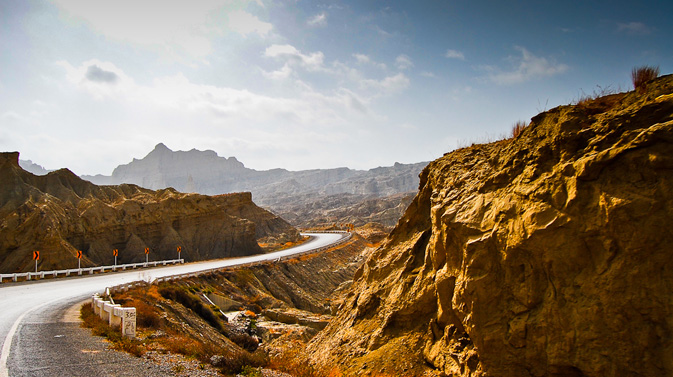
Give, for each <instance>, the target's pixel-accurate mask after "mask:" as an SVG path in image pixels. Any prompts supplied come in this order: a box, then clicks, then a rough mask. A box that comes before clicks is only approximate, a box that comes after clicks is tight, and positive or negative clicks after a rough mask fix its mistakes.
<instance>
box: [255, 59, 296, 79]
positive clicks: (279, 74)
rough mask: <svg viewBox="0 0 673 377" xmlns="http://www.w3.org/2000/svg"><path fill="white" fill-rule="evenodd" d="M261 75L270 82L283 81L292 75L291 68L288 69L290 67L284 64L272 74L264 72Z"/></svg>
mask: <svg viewBox="0 0 673 377" xmlns="http://www.w3.org/2000/svg"><path fill="white" fill-rule="evenodd" d="M262 74H263V75H264V77H266V78H268V79H272V80H284V79H286V78H288V77H290V75H291V74H292V68H290V65H289V64H288V63H285V64H284V65H283V67H282V68H281V69H278V70H275V71H272V72H266V71H262Z"/></svg>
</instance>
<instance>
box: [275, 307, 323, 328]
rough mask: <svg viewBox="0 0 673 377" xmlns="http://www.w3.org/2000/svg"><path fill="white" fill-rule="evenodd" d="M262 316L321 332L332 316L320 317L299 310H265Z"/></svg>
mask: <svg viewBox="0 0 673 377" xmlns="http://www.w3.org/2000/svg"><path fill="white" fill-rule="evenodd" d="M262 315H263V316H265V317H266V318H268V319H270V320H272V321H276V322H281V323H287V324H293V323H295V324H298V325H301V326H305V327H310V328H312V329H314V330H318V331H320V330H322V329H324V328H325V327H326V326H327V324H328V323H329V321H330V319H332V316H328V315H320V314H315V313H311V312H307V311H304V310H299V309H265V310H263V311H262Z"/></svg>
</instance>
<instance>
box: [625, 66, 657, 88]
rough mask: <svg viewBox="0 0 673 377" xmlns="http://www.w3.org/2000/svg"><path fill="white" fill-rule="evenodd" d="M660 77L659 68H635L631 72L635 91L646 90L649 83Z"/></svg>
mask: <svg viewBox="0 0 673 377" xmlns="http://www.w3.org/2000/svg"><path fill="white" fill-rule="evenodd" d="M657 77H659V67H658V66H657V67H652V66H647V65H644V66H642V67H636V68H633V70H632V71H631V81H632V82H633V88H634V89H635V90H644V89H645V88H646V87H647V83H648V82H649V81H652V80H654V79H656V78H657Z"/></svg>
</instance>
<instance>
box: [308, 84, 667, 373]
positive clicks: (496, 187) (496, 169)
mask: <svg viewBox="0 0 673 377" xmlns="http://www.w3.org/2000/svg"><path fill="white" fill-rule="evenodd" d="M672 93H673V77H672V76H667V77H663V78H660V79H658V80H657V81H655V82H651V83H650V84H649V85H648V87H647V90H645V91H639V92H630V93H622V94H615V95H611V96H607V97H601V98H595V99H592V98H588V99H585V100H582V101H579V103H578V104H577V105H575V106H561V107H558V108H555V109H552V110H550V111H547V112H545V113H542V114H540V115H538V116H536V117H534V118H533V119H532V121H531V123H530V125H529V126H528V127H527V128H525V129H524V130H523V132H522V133H521V134H519V135H518V136H517V137H514V138H512V139H508V140H503V141H499V142H495V143H491V144H484V145H474V146H472V147H468V148H463V149H460V150H457V151H454V152H452V153H449V154H447V155H445V156H444V157H443V158H440V159H438V160H436V161H434V162H432V163H431V164H430V165H429V166H428V167H427V168H426V169H425V170H424V171H423V172H422V174H421V183H420V192H419V193H418V195H417V196H416V198H415V199H414V201H413V202H412V204H411V205H410V206H409V208H408V209H407V211H406V213H405V215H404V216H403V218H402V219H401V220H400V222H399V223H398V225H397V226H396V228H395V229H394V230H393V232H392V233H391V235H390V236H389V237H388V238H387V240H386V241H385V242H384V244H383V245H382V246H381V247H380V248H379V249H378V250H376V251H375V252H374V253H373V254H372V255H371V257H370V258H369V259H368V260H367V261H366V262H365V264H364V265H363V266H362V267H361V268H360V269H359V270H358V271H357V272H356V274H355V278H354V283H353V288H352V291H351V292H350V294H349V297H348V298H347V299H346V301H345V302H344V304H343V305H341V307H340V309H339V312H338V315H337V317H336V318H335V320H333V321H332V322H331V323H330V325H329V326H328V327H327V329H326V330H324V331H323V332H321V333H320V334H319V335H318V336H317V337H316V338H315V339H314V340H313V342H312V344H311V345H310V355H311V358H312V360H313V362H314V363H318V364H321V363H322V364H331V365H340V366H341V367H342V371H344V372H345V374H346V375H358V374H370V373H371V374H373V375H376V374H389V375H421V374H426V375H446V376H498V377H501V376H517V377H519V376H616V375H620V376H671V375H673V293H672V292H673V289H672V288H673V269H671V268H669V265H670V263H671V260H672V257H673V248H672V247H671V245H672V244H673V230H672V229H673V228H671V226H670V224H671V223H672V222H673V94H672Z"/></svg>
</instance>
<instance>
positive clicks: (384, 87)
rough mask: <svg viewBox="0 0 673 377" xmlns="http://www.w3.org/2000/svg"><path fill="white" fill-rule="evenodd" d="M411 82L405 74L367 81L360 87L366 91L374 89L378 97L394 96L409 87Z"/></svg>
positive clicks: (363, 81)
mask: <svg viewBox="0 0 673 377" xmlns="http://www.w3.org/2000/svg"><path fill="white" fill-rule="evenodd" d="M410 83H411V81H410V80H409V78H408V77H407V76H406V75H405V74H404V73H398V74H396V75H395V76H388V77H386V78H384V79H382V80H374V79H365V80H362V82H361V83H360V85H361V86H362V87H363V88H364V89H374V90H375V91H377V92H378V95H392V94H395V93H399V92H401V91H403V90H405V89H406V88H408V87H409V84H410Z"/></svg>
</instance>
